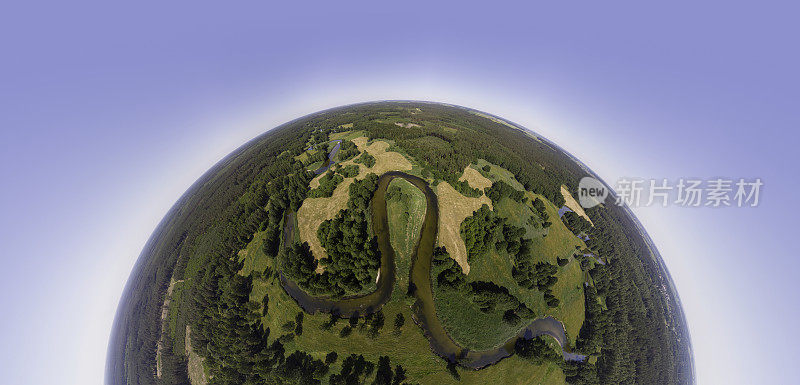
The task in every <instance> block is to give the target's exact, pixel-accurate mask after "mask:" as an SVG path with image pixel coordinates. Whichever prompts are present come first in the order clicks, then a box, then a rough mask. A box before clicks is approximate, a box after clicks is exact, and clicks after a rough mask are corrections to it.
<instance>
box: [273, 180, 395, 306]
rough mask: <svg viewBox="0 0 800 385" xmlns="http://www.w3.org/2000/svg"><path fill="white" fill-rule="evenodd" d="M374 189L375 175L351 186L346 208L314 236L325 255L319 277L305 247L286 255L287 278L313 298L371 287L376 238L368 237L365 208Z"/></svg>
mask: <svg viewBox="0 0 800 385" xmlns="http://www.w3.org/2000/svg"><path fill="white" fill-rule="evenodd" d="M377 187H378V176H377V175H375V174H369V175H367V176H366V177H365V178H364V179H361V180H357V181H355V182H353V183H352V184H351V185H350V200H349V201H348V203H347V208H345V209H343V210H341V211H339V213H338V214H337V215H336V217H335V218H334V219H331V220H326V221H325V222H322V224H321V225H320V226H319V229H318V230H317V236H318V237H319V240H320V243H321V244H322V247H324V248H325V251H326V252H327V256H326V257H325V258H323V259H321V260H319V264H321V265H322V266H323V267H324V269H325V270H324V272H323V273H322V274H317V273H316V272H315V271H316V269H317V264H318V262H317V260H316V259H315V258H314V257H313V256H312V255H311V251H310V250H309V247H308V245H307V244H305V243H304V244H303V245H300V244H295V245H294V246H292V247H291V248H290V249H289V250H288V251H287V253H286V258H285V260H284V262H283V269H284V272H285V273H286V275H287V276H288V277H290V278H291V279H292V280H293V281H295V282H297V283H298V284H299V285H300V286H301V287H302V288H303V289H305V290H307V291H309V292H310V293H312V294H315V295H320V294H324V295H329V296H331V297H341V296H343V295H347V294H354V293H359V292H361V291H363V290H365V289H367V288H368V287H371V286H373V285H374V282H375V279H374V275H373V274H374V272H375V271H377V269H378V268H379V267H380V255H379V254H378V252H377V250H378V247H377V244H378V241H377V238H376V237H375V236H373V235H371V232H370V229H369V226H368V223H367V217H368V216H369V212H368V211H367V208H368V206H369V201H370V200H371V199H372V194H373V193H374V192H375V189H376V188H377Z"/></svg>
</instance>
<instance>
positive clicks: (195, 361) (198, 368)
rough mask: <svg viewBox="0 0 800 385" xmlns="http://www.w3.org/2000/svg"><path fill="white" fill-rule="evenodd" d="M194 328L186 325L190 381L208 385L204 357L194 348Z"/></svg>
mask: <svg viewBox="0 0 800 385" xmlns="http://www.w3.org/2000/svg"><path fill="white" fill-rule="evenodd" d="M191 337H192V329H191V328H190V327H189V325H186V352H187V353H189V367H188V371H189V382H190V383H191V384H192V385H206V384H207V383H208V379H207V378H206V371H205V369H203V357H200V356H198V355H197V353H195V352H194V351H193V350H192V338H191Z"/></svg>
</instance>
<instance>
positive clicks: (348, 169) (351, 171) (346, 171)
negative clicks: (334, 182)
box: [335, 164, 359, 178]
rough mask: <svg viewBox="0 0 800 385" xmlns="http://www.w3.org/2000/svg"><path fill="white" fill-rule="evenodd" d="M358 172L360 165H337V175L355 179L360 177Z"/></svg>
mask: <svg viewBox="0 0 800 385" xmlns="http://www.w3.org/2000/svg"><path fill="white" fill-rule="evenodd" d="M358 170H359V169H358V165H356V164H348V165H347V166H342V165H340V164H337V165H336V167H335V171H336V173H338V174H342V176H343V177H345V178H355V177H356V175H358Z"/></svg>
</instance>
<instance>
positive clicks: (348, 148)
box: [336, 140, 361, 162]
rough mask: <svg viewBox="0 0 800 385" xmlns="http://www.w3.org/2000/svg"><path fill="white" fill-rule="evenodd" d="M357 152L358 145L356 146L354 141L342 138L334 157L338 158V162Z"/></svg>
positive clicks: (349, 157)
mask: <svg viewBox="0 0 800 385" xmlns="http://www.w3.org/2000/svg"><path fill="white" fill-rule="evenodd" d="M359 152H361V151H359V150H358V146H356V144H355V143H353V142H352V141H349V140H342V143H341V144H340V145H339V152H338V153H337V154H336V157H337V159H338V160H339V162H344V161H346V160H349V159H351V158H352V157H354V156H356V155H358V153H359Z"/></svg>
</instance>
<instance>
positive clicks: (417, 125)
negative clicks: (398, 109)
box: [395, 122, 420, 128]
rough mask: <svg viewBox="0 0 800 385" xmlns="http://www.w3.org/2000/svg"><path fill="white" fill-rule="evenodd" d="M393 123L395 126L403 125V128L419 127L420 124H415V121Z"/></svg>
mask: <svg viewBox="0 0 800 385" xmlns="http://www.w3.org/2000/svg"><path fill="white" fill-rule="evenodd" d="M395 125H396V126H400V127H403V128H411V127H420V125H419V124H416V123H400V122H395Z"/></svg>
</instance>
